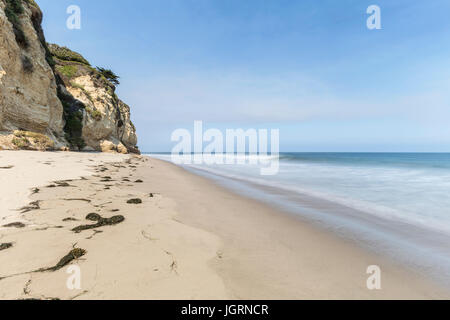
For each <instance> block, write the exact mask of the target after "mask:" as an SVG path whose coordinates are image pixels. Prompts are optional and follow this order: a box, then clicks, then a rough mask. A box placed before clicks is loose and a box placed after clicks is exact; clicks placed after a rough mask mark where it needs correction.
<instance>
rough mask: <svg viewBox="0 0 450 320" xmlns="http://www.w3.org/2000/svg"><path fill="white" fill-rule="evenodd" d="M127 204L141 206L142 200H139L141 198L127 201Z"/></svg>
mask: <svg viewBox="0 0 450 320" xmlns="http://www.w3.org/2000/svg"><path fill="white" fill-rule="evenodd" d="M127 203H128V204H141V203H142V200H141V199H139V198H136V199H130V200H128V201H127Z"/></svg>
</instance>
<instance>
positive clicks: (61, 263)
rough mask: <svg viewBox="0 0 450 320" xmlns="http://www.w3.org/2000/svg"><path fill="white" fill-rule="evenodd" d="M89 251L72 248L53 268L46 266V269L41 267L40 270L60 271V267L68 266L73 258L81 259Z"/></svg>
mask: <svg viewBox="0 0 450 320" xmlns="http://www.w3.org/2000/svg"><path fill="white" fill-rule="evenodd" d="M86 253H87V251H86V250H84V249H80V248H73V249H72V250H70V252H69V253H68V254H66V255H65V256H64V257H62V258H61V260H59V262H58V263H57V264H56V265H55V266H54V267H51V268H44V269H40V270H38V271H39V272H44V271H58V270H59V269H62V268H64V267H65V266H67V265H68V264H69V263H71V262H72V261H73V260H76V259H79V258H81V257H82V256H84V255H85V254H86Z"/></svg>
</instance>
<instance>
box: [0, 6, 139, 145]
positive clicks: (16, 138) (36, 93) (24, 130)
mask: <svg viewBox="0 0 450 320" xmlns="http://www.w3.org/2000/svg"><path fill="white" fill-rule="evenodd" d="M17 1H19V2H20V3H22V6H23V10H22V11H21V12H20V13H17V14H16V16H17V18H18V21H19V22H20V23H19V27H20V30H21V35H20V34H19V36H18V35H17V23H15V25H13V23H12V21H14V20H12V19H11V14H10V13H9V18H8V16H7V15H6V14H5V12H6V11H5V8H6V5H7V2H6V1H5V0H0V149H2V148H3V149H20V148H29V149H33V148H35V143H34V142H33V141H32V140H33V139H34V140H36V139H37V138H35V137H36V136H35V135H32V134H28V133H37V134H41V135H43V136H47V137H49V138H50V139H51V140H52V142H53V143H51V145H52V147H53V148H55V149H67V148H71V149H73V150H82V149H84V150H96V151H108V152H109V151H114V152H121V153H127V152H139V150H138V149H137V147H136V144H137V136H136V130H135V128H134V125H133V124H132V122H131V120H130V108H129V107H128V106H127V105H126V104H125V103H123V102H122V101H120V100H119V98H118V97H117V95H116V94H115V93H114V91H115V87H114V85H113V84H112V83H111V82H110V81H109V80H107V79H106V78H105V77H104V76H103V75H102V74H101V73H100V72H99V71H97V70H96V69H94V68H92V67H91V66H90V65H89V62H87V61H86V60H85V59H84V58H83V57H82V56H81V55H79V54H77V53H75V52H72V51H71V50H69V49H67V48H61V47H58V46H57V45H52V46H51V50H49V49H48V47H47V44H46V43H45V39H44V35H43V32H42V28H41V21H42V13H41V11H40V9H39V7H38V6H37V5H36V4H35V3H34V2H33V1H31V0H17ZM10 11H11V10H10ZM10 11H9V12H10ZM23 39H25V41H24V40H23ZM49 63H51V64H52V66H53V65H54V67H51V66H50V64H49ZM55 63H56V65H55ZM30 137H34V138H30ZM27 140H28V141H27ZM38 140H39V141H46V140H45V138H43V137H40V138H39V139H38ZM49 145H50V144H49Z"/></svg>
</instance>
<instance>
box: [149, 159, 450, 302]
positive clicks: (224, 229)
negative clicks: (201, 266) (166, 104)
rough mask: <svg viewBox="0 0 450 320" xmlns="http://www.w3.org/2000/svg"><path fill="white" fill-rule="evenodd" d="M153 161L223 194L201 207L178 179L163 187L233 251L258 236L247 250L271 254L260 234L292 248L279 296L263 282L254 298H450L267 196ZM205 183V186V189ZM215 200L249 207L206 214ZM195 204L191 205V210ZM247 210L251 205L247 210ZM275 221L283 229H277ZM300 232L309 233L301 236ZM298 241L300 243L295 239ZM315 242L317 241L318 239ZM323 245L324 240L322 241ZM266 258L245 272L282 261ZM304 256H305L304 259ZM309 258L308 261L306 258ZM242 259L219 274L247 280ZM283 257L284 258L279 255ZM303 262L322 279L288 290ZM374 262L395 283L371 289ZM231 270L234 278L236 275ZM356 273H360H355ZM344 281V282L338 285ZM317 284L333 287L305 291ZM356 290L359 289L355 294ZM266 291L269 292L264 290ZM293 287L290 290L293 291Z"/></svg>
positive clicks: (189, 218) (192, 221) (195, 223)
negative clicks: (246, 192) (253, 195)
mask: <svg viewBox="0 0 450 320" xmlns="http://www.w3.org/2000/svg"><path fill="white" fill-rule="evenodd" d="M151 159H152V160H153V162H159V163H160V165H163V166H164V167H165V169H166V168H170V170H171V171H172V170H173V171H176V174H174V177H177V176H179V175H184V176H185V177H183V179H180V178H179V177H178V179H179V180H183V181H184V180H188V181H189V184H191V185H195V186H196V188H201V189H205V190H208V191H209V192H210V193H212V194H214V195H219V197H218V198H217V199H214V198H212V197H210V196H208V197H206V199H208V200H209V201H205V199H202V204H201V205H195V204H193V203H192V202H190V201H189V200H187V199H183V197H181V196H177V195H176V192H171V190H170V188H171V185H178V183H175V181H172V183H170V184H169V185H168V186H167V187H166V188H164V189H163V190H164V193H166V194H170V196H171V197H173V198H174V199H176V201H177V202H179V205H180V206H181V207H183V209H184V212H185V214H181V215H180V217H182V218H184V219H185V220H182V221H183V222H186V223H188V224H191V225H193V226H194V227H198V228H202V229H204V230H207V231H208V232H211V233H214V234H216V235H219V237H220V238H222V240H223V243H224V244H225V247H228V250H230V251H231V252H233V254H234V253H235V252H238V251H242V248H240V247H239V246H242V244H243V243H247V242H250V241H251V240H253V241H254V242H255V243H251V244H249V245H248V247H249V248H246V249H247V250H248V251H247V252H251V251H252V250H255V248H257V249H259V250H260V251H261V253H259V254H261V255H265V254H266V253H265V252H264V251H265V249H264V248H263V247H260V246H259V244H257V243H256V242H257V241H256V240H254V239H251V237H255V238H256V239H258V240H261V242H263V243H267V247H268V248H270V247H271V246H273V247H276V248H277V249H283V250H285V251H286V256H285V257H284V258H283V259H281V260H282V261H284V263H286V262H288V261H289V263H290V265H289V266H283V267H285V268H286V270H287V272H286V276H285V278H284V277H280V278H279V279H277V281H279V282H280V289H279V292H278V293H277V294H274V292H275V291H272V290H273V289H274V288H273V285H272V288H265V286H264V285H263V286H261V288H259V289H258V290H256V291H258V292H259V295H258V296H257V297H253V298H254V299H293V298H294V299H342V298H343V299H403V298H404V299H417V298H443V297H449V296H450V295H449V291H448V289H446V288H443V287H440V285H439V284H438V283H437V282H435V281H434V280H433V279H429V278H428V277H424V275H423V274H419V273H418V272H417V270H415V269H413V268H407V267H406V266H405V265H403V264H401V263H398V262H397V261H393V260H392V259H391V258H389V257H387V256H385V255H381V254H378V253H374V252H371V251H369V250H367V248H363V247H361V246H360V245H358V244H356V243H355V241H353V240H349V239H348V238H344V237H341V236H339V235H337V234H335V233H334V232H332V231H330V230H325V229H324V228H321V227H319V226H317V225H315V224H313V223H311V222H308V221H305V220H304V219H301V218H300V217H298V216H295V215H293V214H292V212H289V211H285V210H283V209H281V208H279V207H277V206H271V205H270V204H267V203H265V202H263V201H261V200H257V199H254V198H250V197H248V196H243V195H241V194H237V192H236V190H232V189H229V188H228V187H226V186H223V185H221V184H219V183H218V182H217V181H215V180H213V179H211V178H207V177H204V176H203V175H199V174H196V173H193V172H191V171H190V170H186V169H184V168H182V167H179V166H176V165H175V164H172V163H170V162H167V161H164V160H159V159H155V158H151ZM167 178H168V177H165V179H167ZM199 185H201V187H200V186H199ZM180 193H181V192H180ZM180 193H179V194H180ZM198 193H200V192H198ZM190 196H191V197H194V198H195V196H193V195H192V194H190ZM197 196H198V195H197ZM219 199H220V201H219ZM215 202H217V203H220V204H221V205H223V204H224V203H226V202H234V203H233V207H234V209H238V208H244V209H243V210H241V211H240V214H237V213H233V216H232V218H229V219H227V218H225V217H226V213H225V211H226V210H222V211H223V212H224V214H223V215H220V214H218V213H217V211H220V210H218V208H216V210H214V211H215V212H214V213H215V214H214V216H208V215H206V214H204V213H203V214H199V212H204V210H202V207H208V206H213V204H214V203H215ZM189 207H191V208H190V209H189V210H186V209H187V208H189ZM225 207H228V205H225ZM245 209H247V211H246V210H245ZM249 211H251V213H249ZM193 212H194V213H193ZM243 218H245V219H248V220H249V221H248V223H247V221H240V219H243ZM255 224H256V225H255ZM242 225H244V227H242ZM275 225H276V226H278V227H279V228H276V227H275ZM249 226H252V227H253V228H254V229H258V230H259V231H260V232H266V233H267V234H272V236H271V238H272V239H268V237H267V236H265V235H260V234H257V233H256V232H252V231H253V230H252V228H248V229H247V230H245V227H249ZM235 227H239V230H240V231H241V232H237V231H236V230H233V231H231V228H235ZM280 230H282V231H280ZM299 233H304V234H303V235H300V234H299ZM277 238H280V239H277ZM294 239H295V240H297V241H293V240H294ZM270 240H273V241H275V240H277V241H278V242H279V243H277V245H276V246H274V245H273V243H270ZM315 240H317V242H316V241H315ZM268 241H269V242H268ZM234 242H239V245H236V246H232V245H231V246H229V245H227V244H230V243H234ZM296 242H297V243H296ZM301 243H307V244H311V247H309V245H302V244H301ZM318 243H320V245H319V244H318ZM271 249H272V248H271ZM295 249H301V250H299V251H298V252H297V253H300V254H299V256H297V257H294V258H292V257H290V255H294V256H295ZM311 249H313V250H314V249H315V250H319V251H321V252H320V253H317V254H315V253H306V252H307V251H308V250H311ZM244 251H245V250H244ZM302 255H304V256H302ZM328 255H329V256H328ZM239 258H244V259H246V257H244V255H241V254H240V255H239ZM260 258H261V256H258V257H255V258H254V261H252V260H253V258H249V259H247V260H248V261H246V263H248V266H246V267H247V268H248V269H249V270H245V271H244V273H246V274H249V273H251V272H252V271H254V270H250V269H251V266H261V265H265V264H267V263H269V264H270V261H274V260H276V259H277V257H276V256H273V257H272V256H271V255H270V253H269V254H267V257H265V259H260ZM271 258H273V259H271ZM299 258H301V259H300V260H298V259H299ZM303 259H305V260H307V261H301V260H303ZM326 259H331V261H332V263H330V264H328V263H326V262H325V260H326ZM237 260H238V261H236V258H235V257H234V258H233V259H232V260H231V261H230V262H229V265H228V267H223V265H222V266H217V265H216V267H218V271H219V273H221V274H222V275H223V277H224V278H229V281H231V282H234V281H235V280H234V279H232V278H234V277H238V279H239V281H241V280H242V279H243V276H242V275H239V274H237V273H235V272H236V270H234V269H236V268H235V266H236V264H242V259H237ZM278 260H280V258H279V257H278ZM296 261H297V262H298V263H299V264H298V265H299V268H298V270H296V269H295V268H296V267H295V265H296ZM347 261H351V262H347ZM303 263H306V264H307V265H308V267H307V268H306V270H308V272H307V274H309V275H310V277H311V276H312V278H314V279H316V280H317V282H316V280H314V279H309V280H308V279H296V280H298V281H299V283H301V284H302V285H303V288H301V289H299V290H296V289H295V288H292V285H290V287H291V290H285V288H282V285H281V283H286V284H287V283H289V282H290V281H292V280H293V279H292V278H290V276H292V275H293V274H294V275H295V274H296V273H299V272H301V271H300V270H302V269H303V266H302V264H303ZM335 263H336V264H335ZM281 264H282V263H280V264H278V263H273V265H272V266H271V267H272V268H273V269H272V270H273V273H276V272H279V271H277V268H280V267H282V266H281ZM374 264H375V265H376V264H378V265H380V267H381V270H382V274H384V276H383V278H384V279H385V280H384V281H382V282H383V284H386V281H387V282H393V283H392V284H391V285H386V289H384V288H383V290H381V291H377V290H375V291H369V290H368V289H367V288H366V280H367V277H368V276H369V275H367V274H366V268H367V267H368V266H369V265H374ZM327 267H328V268H329V270H330V273H329V274H320V273H317V272H315V271H314V270H315V269H317V270H324V269H326V268H327ZM336 267H338V268H339V269H340V270H333V268H336ZM281 269H283V268H280V270H281ZM346 269H348V270H346ZM335 271H338V272H335ZM261 273H262V274H261V279H263V278H265V277H266V276H267V275H268V274H270V273H271V272H268V271H267V270H266V272H261ZM230 274H232V275H233V276H231V277H230ZM353 275H356V276H355V277H353ZM275 278H277V277H275ZM283 278H284V279H283ZM289 278H290V279H289ZM306 278H307V277H306ZM351 278H353V279H351ZM324 279H328V281H329V283H328V284H320V282H321V281H324ZM386 279H387V280H386ZM272 280H273V279H272ZM347 281H348V282H349V284H350V285H349V286H348V288H347V289H344V288H340V286H341V285H343V282H347ZM338 283H340V285H337V284H338ZM405 283H409V284H410V285H409V286H410V288H409V289H407V288H408V287H409V286H408V285H406V284H405ZM305 284H306V285H305ZM254 285H255V283H252V285H250V284H249V285H248V287H250V286H254ZM231 286H232V287H239V286H241V285H240V284H239V283H237V281H236V282H234V283H233V284H232V285H231ZM316 286H319V287H322V286H323V287H324V288H326V287H327V286H329V288H330V289H327V290H324V291H325V292H321V291H322V290H321V289H319V290H317V292H315V291H316V290H314V289H311V291H310V293H309V294H305V293H304V292H302V291H303V290H305V291H308V290H307V288H308V287H309V288H315V287H316ZM344 286H345V285H344ZM248 287H247V288H245V286H243V288H240V289H237V290H236V291H237V292H241V291H242V294H236V297H237V298H238V299H240V298H242V299H247V298H248V297H249V295H251V294H252V292H249V290H248ZM382 287H383V286H382ZM402 287H403V288H402ZM417 288H420V290H419V291H422V292H421V293H418V292H415V291H417ZM347 290H348V291H347ZM352 290H353V291H356V292H354V293H352V292H351V291H352ZM264 291H266V292H265V293H263V294H262V292H264ZM288 291H290V292H289V293H288ZM253 298H251V299H253Z"/></svg>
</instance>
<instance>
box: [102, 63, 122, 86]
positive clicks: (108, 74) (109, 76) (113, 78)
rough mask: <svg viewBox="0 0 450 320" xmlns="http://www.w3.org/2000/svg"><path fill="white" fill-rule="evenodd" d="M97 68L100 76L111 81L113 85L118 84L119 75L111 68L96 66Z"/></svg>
mask: <svg viewBox="0 0 450 320" xmlns="http://www.w3.org/2000/svg"><path fill="white" fill-rule="evenodd" d="M97 70H98V72H100V74H101V75H102V76H104V77H105V78H106V79H107V80H108V81H110V82H111V83H113V84H115V85H119V84H120V82H119V79H120V77H119V76H118V75H116V74H115V73H114V72H113V71H112V70H110V69H105V68H101V67H97Z"/></svg>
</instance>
